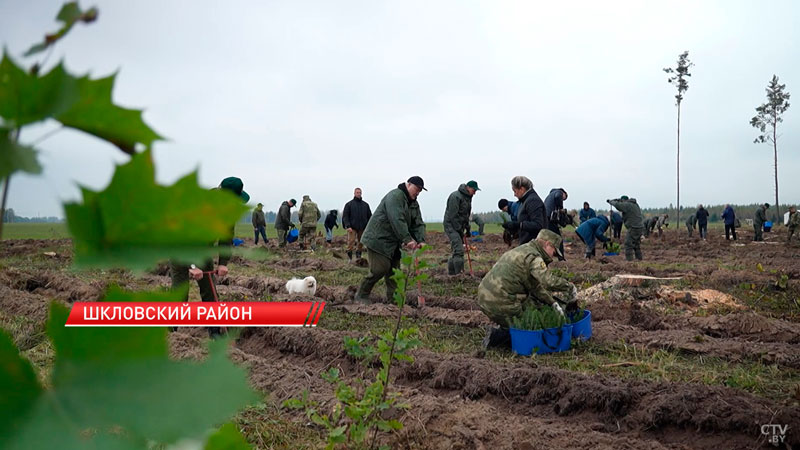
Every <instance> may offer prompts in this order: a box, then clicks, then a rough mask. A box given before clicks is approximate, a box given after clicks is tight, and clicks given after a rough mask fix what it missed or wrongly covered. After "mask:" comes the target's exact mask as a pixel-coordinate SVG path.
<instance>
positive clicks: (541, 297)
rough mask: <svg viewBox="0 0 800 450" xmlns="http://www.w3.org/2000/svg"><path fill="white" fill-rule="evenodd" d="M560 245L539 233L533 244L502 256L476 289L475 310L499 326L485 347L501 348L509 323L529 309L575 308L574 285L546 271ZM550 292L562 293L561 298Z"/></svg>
mask: <svg viewBox="0 0 800 450" xmlns="http://www.w3.org/2000/svg"><path fill="white" fill-rule="evenodd" d="M561 241H562V239H561V236H559V235H557V234H555V233H553V232H552V231H550V230H546V229H545V230H541V231H540V232H539V234H538V235H537V237H536V239H535V240H532V241H529V242H527V243H525V244H523V245H520V246H519V247H516V248H514V249H511V250H509V251H507V252H506V253H504V254H503V256H501V257H500V259H499V260H497V262H496V263H495V265H494V266H493V267H492V269H491V270H490V271H489V273H487V274H486V276H485V277H483V280H481V284H480V285H479V286H478V307H480V309H481V311H483V313H484V314H486V315H487V316H488V317H489V318H490V319H492V321H494V322H495V323H497V324H498V325H500V328H499V329H493V330H490V331H489V333H487V338H486V339H485V340H484V344H485V345H487V346H495V345H503V342H504V341H505V340H506V338H505V336H506V335H507V334H508V327H509V326H510V325H511V319H512V318H514V317H516V316H518V315H519V314H521V313H522V311H523V309H525V308H526V307H527V306H529V305H530V306H534V305H546V306H551V305H553V304H554V303H560V304H563V305H564V306H565V307H566V309H567V310H574V309H576V308H577V302H576V298H575V295H576V293H577V289H576V288H575V285H573V284H572V283H570V282H569V281H567V280H565V279H563V278H561V277H558V276H556V275H553V274H552V273H551V272H549V271H548V270H547V265H548V264H550V263H551V262H553V256H554V255H557V254H558V252H559V250H558V247H559V246H560V245H561ZM551 292H559V293H561V294H560V298H556V297H553V295H552V294H551Z"/></svg>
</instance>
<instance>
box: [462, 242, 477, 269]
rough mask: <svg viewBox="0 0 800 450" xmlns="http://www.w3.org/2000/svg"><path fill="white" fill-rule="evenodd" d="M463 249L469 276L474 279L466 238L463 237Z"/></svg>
mask: <svg viewBox="0 0 800 450" xmlns="http://www.w3.org/2000/svg"><path fill="white" fill-rule="evenodd" d="M464 249H465V250H466V251H467V262H469V276H471V277H474V276H475V274H474V273H473V272H472V257H471V256H470V255H469V244H467V237H466V236H464Z"/></svg>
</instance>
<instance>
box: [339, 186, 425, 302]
mask: <svg viewBox="0 0 800 450" xmlns="http://www.w3.org/2000/svg"><path fill="white" fill-rule="evenodd" d="M423 190H426V191H427V189H425V183H424V182H423V181H422V178H420V177H417V176H413V177H411V178H409V179H408V181H407V182H405V183H400V184H399V185H398V186H397V189H392V190H391V191H389V193H388V194H386V196H384V197H383V199H382V200H381V203H380V204H379V205H378V208H377V209H375V213H374V214H373V215H372V217H371V218H370V219H369V222H368V223H367V228H366V229H365V230H364V235H363V236H362V237H361V243H362V244H364V247H366V248H367V259H368V260H369V275H367V277H366V278H364V281H363V282H362V283H361V286H359V288H358V291H357V292H356V295H355V300H356V301H359V302H362V303H367V302H369V293H370V292H372V288H373V287H374V286H375V284H376V283H377V282H378V281H380V279H381V278H383V279H384V281H385V282H386V298H387V299H388V300H390V301H391V299H392V297H393V296H394V291H395V289H396V288H397V284H396V283H395V282H394V280H392V270H393V269H395V268H398V267H400V248H401V247H403V246H405V248H406V249H408V250H412V251H413V250H416V249H418V248H422V245H423V242H424V241H425V222H423V221H422V212H421V211H420V209H419V203H417V196H418V195H419V193H420V192H422V191H423Z"/></svg>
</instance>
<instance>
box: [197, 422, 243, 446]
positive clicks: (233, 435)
mask: <svg viewBox="0 0 800 450" xmlns="http://www.w3.org/2000/svg"><path fill="white" fill-rule="evenodd" d="M249 449H250V445H249V444H248V443H247V441H245V440H244V436H242V433H240V432H239V429H238V428H236V425H234V424H232V423H226V424H225V425H223V426H222V427H220V429H219V430H218V431H217V432H216V433H214V434H212V435H211V436H210V437H209V438H208V441H206V446H205V450H249Z"/></svg>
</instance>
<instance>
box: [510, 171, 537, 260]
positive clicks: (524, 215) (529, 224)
mask: <svg viewBox="0 0 800 450" xmlns="http://www.w3.org/2000/svg"><path fill="white" fill-rule="evenodd" d="M511 190H512V191H513V192H514V196H515V197H517V198H518V199H519V203H520V207H519V209H518V210H517V220H515V221H511V222H506V223H504V224H503V228H505V229H507V230H509V231H511V232H512V233H513V232H515V231H519V245H522V244H525V243H527V242H530V241H532V240H533V239H535V238H536V236H537V235H538V234H539V232H540V231H541V230H542V229H543V228H547V212H546V210H545V207H544V202H543V201H542V198H541V197H539V194H537V193H536V191H534V190H533V182H532V181H531V180H530V179H529V178H528V177H525V176H522V175H518V176H516V177H514V178H512V179H511Z"/></svg>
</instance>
